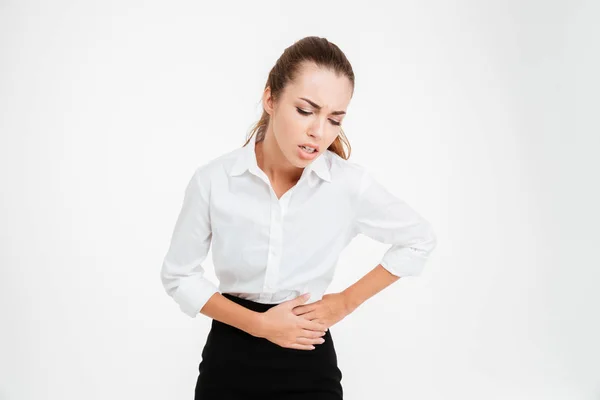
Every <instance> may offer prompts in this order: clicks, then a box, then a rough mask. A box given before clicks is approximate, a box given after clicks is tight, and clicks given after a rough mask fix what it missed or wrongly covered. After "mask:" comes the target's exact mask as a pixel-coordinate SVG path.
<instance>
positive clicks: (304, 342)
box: [296, 337, 325, 345]
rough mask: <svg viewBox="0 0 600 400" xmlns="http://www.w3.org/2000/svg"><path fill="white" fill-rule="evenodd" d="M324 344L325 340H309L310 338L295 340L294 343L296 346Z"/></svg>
mask: <svg viewBox="0 0 600 400" xmlns="http://www.w3.org/2000/svg"><path fill="white" fill-rule="evenodd" d="M324 342H325V339H323V338H315V339H310V338H306V337H299V338H296V343H298V344H308V345H315V344H322V343H324Z"/></svg>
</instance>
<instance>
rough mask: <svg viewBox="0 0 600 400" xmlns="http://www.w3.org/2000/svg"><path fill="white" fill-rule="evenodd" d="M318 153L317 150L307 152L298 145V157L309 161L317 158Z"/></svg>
mask: <svg viewBox="0 0 600 400" xmlns="http://www.w3.org/2000/svg"><path fill="white" fill-rule="evenodd" d="M318 155H319V152H318V151H314V152H312V153H310V154H309V153H306V152H305V151H304V150H302V149H301V148H300V146H298V157H300V158H301V159H303V160H307V161H311V160H314V159H315V158H317V156H318Z"/></svg>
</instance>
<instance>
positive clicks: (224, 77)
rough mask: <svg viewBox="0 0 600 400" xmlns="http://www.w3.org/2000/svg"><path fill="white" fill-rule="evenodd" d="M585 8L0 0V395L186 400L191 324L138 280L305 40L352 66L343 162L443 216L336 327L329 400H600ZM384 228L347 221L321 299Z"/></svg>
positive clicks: (340, 283) (592, 51)
mask: <svg viewBox="0 0 600 400" xmlns="http://www.w3.org/2000/svg"><path fill="white" fill-rule="evenodd" d="M599 19H600V5H599V3H597V2H594V1H541V0H540V1H516V0H511V1H503V2H497V1H474V0H473V1H465V0H457V1H453V2H449V1H441V0H439V1H416V0H414V1H411V2H391V1H389V2H388V1H369V2H360V3H352V2H349V1H329V2H320V1H319V2H317V1H302V2H279V1H268V2H267V1H262V2H257V1H252V2H242V1H239V2H222V3H221V2H192V1H187V2H183V1H171V2H156V1H155V2H148V1H144V2H142V1H138V2H134V1H113V2H106V1H102V2H100V1H98V2H95V3H94V2H81V1H71V2H68V1H60V2H59V1H54V2H52V3H51V4H50V2H45V3H39V4H37V3H35V2H32V1H18V2H17V1H6V0H5V1H1V2H0V46H1V47H0V50H1V53H0V56H1V58H0V133H1V136H0V139H1V143H0V179H1V181H0V188H1V194H2V197H1V199H2V201H1V202H0V235H1V237H0V239H1V248H0V268H1V270H0V318H1V319H0V323H1V329H0V399H2V400H4V399H10V400H13V399H14V400H17V399H57V400H58V399H60V400H65V399H134V398H144V399H192V398H193V389H194V385H195V381H196V378H197V373H198V369H197V368H198V364H199V362H200V360H201V351H202V346H203V345H204V342H205V339H206V335H207V334H208V330H209V328H210V319H209V318H208V317H206V316H203V315H200V316H198V317H197V318H195V319H191V318H189V317H187V316H186V315H184V314H183V313H182V312H181V311H180V310H179V309H178V307H177V305H176V303H175V302H174V301H173V300H172V299H170V298H169V297H168V296H167V295H166V293H165V292H164V291H163V288H162V285H161V282H160V277H159V272H160V267H161V263H162V258H163V257H164V255H165V253H166V251H167V248H168V243H169V239H170V235H171V233H172V229H173V227H174V223H175V219H176V217H177V213H178V212H179V208H180V206H181V202H182V200H183V194H184V189H185V185H186V183H187V180H188V179H189V177H190V176H191V173H193V171H194V169H195V168H196V167H197V166H199V165H201V164H203V163H204V162H206V161H207V160H209V159H212V158H215V157H217V156H219V155H221V154H223V153H225V152H227V151H230V150H232V149H234V148H236V147H239V146H241V145H242V144H243V143H244V140H245V138H246V134H247V133H248V131H249V129H250V127H251V125H252V124H253V123H254V122H255V121H256V120H257V119H258V117H259V116H260V111H261V108H260V96H261V94H262V90H263V87H264V84H265V80H266V77H267V73H268V71H269V69H270V68H271V67H272V66H273V64H274V63H275V61H276V59H277V58H278V57H279V56H280V55H281V52H282V51H283V50H284V48H285V47H287V46H289V45H291V44H292V43H293V42H294V41H295V40H298V39H300V38H302V37H304V36H308V35H317V36H322V37H326V38H328V39H329V40H331V41H332V42H334V43H335V44H337V45H338V46H340V48H341V49H342V50H343V51H344V52H345V54H346V55H347V57H348V58H349V60H350V62H351V63H352V64H353V67H354V71H355V74H356V89H355V94H354V98H353V100H352V101H351V104H350V107H349V109H348V116H347V119H346V121H345V124H344V127H345V132H346V134H347V136H348V138H349V140H350V143H351V145H352V155H351V158H350V160H351V161H354V162H357V163H360V164H363V165H365V166H367V167H368V168H369V169H370V170H371V171H373V172H374V173H375V175H376V176H377V177H378V178H379V179H381V181H382V183H384V184H385V185H386V186H387V187H389V189H390V190H391V191H392V192H394V193H395V194H397V195H398V196H399V197H401V198H402V199H404V200H405V201H407V202H408V203H409V204H410V205H412V206H413V207H414V208H415V209H416V210H417V211H419V212H420V213H421V214H422V215H423V216H424V217H425V218H426V219H428V220H429V221H430V222H431V223H432V224H433V226H434V228H435V230H436V233H437V235H438V247H437V248H436V250H435V252H434V254H433V255H432V257H431V259H430V261H429V262H428V264H427V266H426V268H425V271H424V272H423V274H422V275H421V276H420V277H418V278H402V279H400V280H399V281H398V282H396V283H395V284H393V285H392V286H390V287H388V288H387V289H385V290H384V291H382V292H380V293H379V294H378V295H376V296H374V297H372V298H371V299H369V300H368V301H367V302H366V303H364V304H363V305H362V306H361V307H360V308H359V309H357V310H356V311H355V312H354V313H353V314H351V315H350V316H348V317H347V318H346V319H344V320H343V321H341V322H340V323H338V324H337V325H335V326H333V327H332V328H331V332H332V336H333V338H334V341H335V345H336V350H337V352H338V362H339V366H340V369H341V370H342V372H343V378H342V384H343V387H344V394H345V396H344V398H345V399H347V400H362V399H411V400H416V399H419V400H421V399H461V400H467V399H477V400H479V399H486V400H492V399H511V400H513V399H528V400H529V399H544V400H554V399H568V400H579V399H586V400H587V399H589V400H591V399H599V398H600V345H599V343H598V339H599V338H600V321H599V320H600V310H599V308H600V307H599V306H600V291H599V290H598V284H599V283H598V282H599V281H600V268H599V267H600V257H599V256H598V253H597V252H596V251H595V250H596V247H595V246H596V245H597V242H598V239H599V237H598V236H599V235H598V226H599V223H600V215H599V212H598V210H597V206H598V204H599V202H600V193H599V191H598V186H599V185H598V181H599V178H598V171H599V170H600V165H599V162H598V161H597V159H596V160H595V157H597V155H598V151H599V150H600V138H599V133H600V129H599V128H600V124H599V123H598V109H599V106H600V102H599V100H598V98H599V97H598V93H599V90H600V80H599V78H598V71H600V56H599V40H598V38H599V37H600V29H599V28H598V25H597V23H598V20H599ZM315 229H318V227H317V226H315ZM387 247H388V246H387V245H384V244H381V243H378V242H375V241H372V240H371V239H368V238H366V237H364V236H359V237H357V238H356V239H355V240H354V241H353V242H352V243H351V244H350V245H349V246H348V248H347V249H346V250H345V251H344V252H343V253H342V256H341V258H340V262H339V264H338V269H337V274H336V277H335V280H334V282H333V284H332V285H331V287H330V289H329V290H328V292H334V291H341V290H343V289H344V288H346V287H347V286H348V285H350V284H352V283H354V282H355V281H356V280H358V279H359V278H360V277H362V276H363V275H364V274H366V273H367V272H368V271H369V270H371V269H372V268H373V267H375V266H376V265H377V264H378V262H379V260H380V258H381V256H382V255H383V252H384V251H385V250H386V249H387ZM205 267H206V268H207V270H208V276H209V277H210V278H211V279H216V278H215V277H214V270H213V266H212V263H211V256H210V255H209V257H208V258H207V262H206V264H205ZM215 283H216V280H215ZM298 379H302V377H301V376H298ZM268 380H269V377H265V382H268Z"/></svg>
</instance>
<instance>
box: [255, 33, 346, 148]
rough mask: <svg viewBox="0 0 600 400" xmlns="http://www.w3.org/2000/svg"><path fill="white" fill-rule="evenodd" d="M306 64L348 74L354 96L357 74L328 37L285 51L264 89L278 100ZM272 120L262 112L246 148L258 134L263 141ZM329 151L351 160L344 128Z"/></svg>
mask: <svg viewBox="0 0 600 400" xmlns="http://www.w3.org/2000/svg"><path fill="white" fill-rule="evenodd" d="M303 62H313V63H315V64H316V65H317V66H319V67H323V68H329V69H331V70H332V71H334V72H335V73H336V74H337V75H338V76H339V75H345V76H346V77H347V78H348V79H349V80H350V82H351V84H352V93H354V72H353V71H352V66H351V65H350V62H349V61H348V59H347V58H346V55H345V54H344V53H343V52H342V50H340V48H339V47H338V46H336V45H335V44H333V43H331V42H330V41H328V40H327V39H325V38H321V37H318V36H307V37H305V38H303V39H300V40H298V41H296V42H294V44H292V45H291V46H289V47H288V48H286V49H285V50H284V51H283V54H282V55H281V56H280V57H279V59H278V60H277V62H276V63H275V65H274V66H273V68H271V71H270V72H269V76H268V78H267V83H266V84H265V89H266V88H267V87H269V86H270V87H271V96H272V97H273V99H274V100H275V101H277V99H278V98H279V96H280V95H281V92H282V91H283V89H284V88H285V86H286V85H287V84H288V83H289V82H291V81H293V80H294V78H295V77H296V76H297V74H298V72H299V70H300V67H301V64H302V63H303ZM269 118H270V115H269V114H268V113H267V112H266V111H265V110H264V109H263V113H262V116H261V117H260V119H259V120H258V122H256V124H254V126H253V127H252V129H251V131H250V135H249V137H248V139H247V140H246V143H245V144H244V146H246V145H247V144H248V143H249V142H250V139H251V138H252V135H254V134H255V133H256V135H257V136H256V142H260V141H261V140H264V136H265V133H266V130H267V126H268V124H269ZM343 143H346V146H347V147H348V154H346V151H345V149H344V147H343ZM327 150H331V151H333V152H334V153H336V154H337V155H338V156H340V157H342V158H343V159H345V160H347V159H348V158H349V157H350V153H351V150H352V149H351V146H350V143H349V142H348V138H346V135H345V134H344V131H343V130H342V128H340V135H338V136H337V137H336V138H335V140H334V141H333V143H331V145H330V146H329V147H328V149H327Z"/></svg>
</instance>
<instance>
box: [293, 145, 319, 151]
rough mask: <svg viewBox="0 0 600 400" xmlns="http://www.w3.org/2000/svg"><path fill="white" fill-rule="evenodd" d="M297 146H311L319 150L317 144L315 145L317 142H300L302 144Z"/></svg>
mask: <svg viewBox="0 0 600 400" xmlns="http://www.w3.org/2000/svg"><path fill="white" fill-rule="evenodd" d="M298 146H306V147H312V148H313V149H315V150H316V151H317V152H318V151H319V145H317V144H312V143H302V144H299V145H298Z"/></svg>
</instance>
